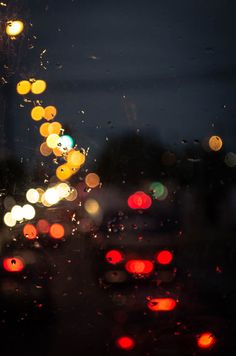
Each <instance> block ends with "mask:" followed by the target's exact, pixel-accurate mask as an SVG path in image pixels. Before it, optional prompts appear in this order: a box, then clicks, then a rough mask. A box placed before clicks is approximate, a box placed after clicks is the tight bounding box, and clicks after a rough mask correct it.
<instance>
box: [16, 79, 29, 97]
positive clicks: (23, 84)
mask: <svg viewBox="0 0 236 356" xmlns="http://www.w3.org/2000/svg"><path fill="white" fill-rule="evenodd" d="M30 90H31V83H30V82H29V81H28V80H21V81H20V82H19V83H17V86H16V91H17V93H18V94H20V95H26V94H28V93H29V92H30Z"/></svg>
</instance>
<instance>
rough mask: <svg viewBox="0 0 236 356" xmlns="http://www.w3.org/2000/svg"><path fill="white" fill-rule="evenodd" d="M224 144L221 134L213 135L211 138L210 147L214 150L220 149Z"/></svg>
mask: <svg viewBox="0 0 236 356" xmlns="http://www.w3.org/2000/svg"><path fill="white" fill-rule="evenodd" d="M222 146H223V141H222V139H221V138H220V137H219V136H211V138H210V139H209V147H210V149H211V150H212V151H220V149H221V148H222Z"/></svg>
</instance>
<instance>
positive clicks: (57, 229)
mask: <svg viewBox="0 0 236 356" xmlns="http://www.w3.org/2000/svg"><path fill="white" fill-rule="evenodd" d="M49 233H50V236H51V237H52V238H53V239H62V238H63V236H64V235H65V229H64V227H63V226H62V225H61V224H52V225H51V227H50V230H49Z"/></svg>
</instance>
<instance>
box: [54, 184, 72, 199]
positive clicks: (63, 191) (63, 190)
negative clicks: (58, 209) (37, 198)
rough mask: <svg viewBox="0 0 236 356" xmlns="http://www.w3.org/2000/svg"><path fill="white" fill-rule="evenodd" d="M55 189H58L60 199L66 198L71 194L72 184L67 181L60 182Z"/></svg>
mask: <svg viewBox="0 0 236 356" xmlns="http://www.w3.org/2000/svg"><path fill="white" fill-rule="evenodd" d="M55 189H56V190H57V192H58V195H59V197H60V199H63V198H66V197H68V196H69V195H70V186H69V185H68V184H67V183H59V184H58V185H57V186H56V187H55Z"/></svg>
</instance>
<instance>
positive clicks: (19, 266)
mask: <svg viewBox="0 0 236 356" xmlns="http://www.w3.org/2000/svg"><path fill="white" fill-rule="evenodd" d="M24 267H25V264H24V261H23V259H22V258H19V257H8V258H5V259H4V260H3V268H4V269H5V270H6V271H7V272H21V271H22V270H23V269H24Z"/></svg>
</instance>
